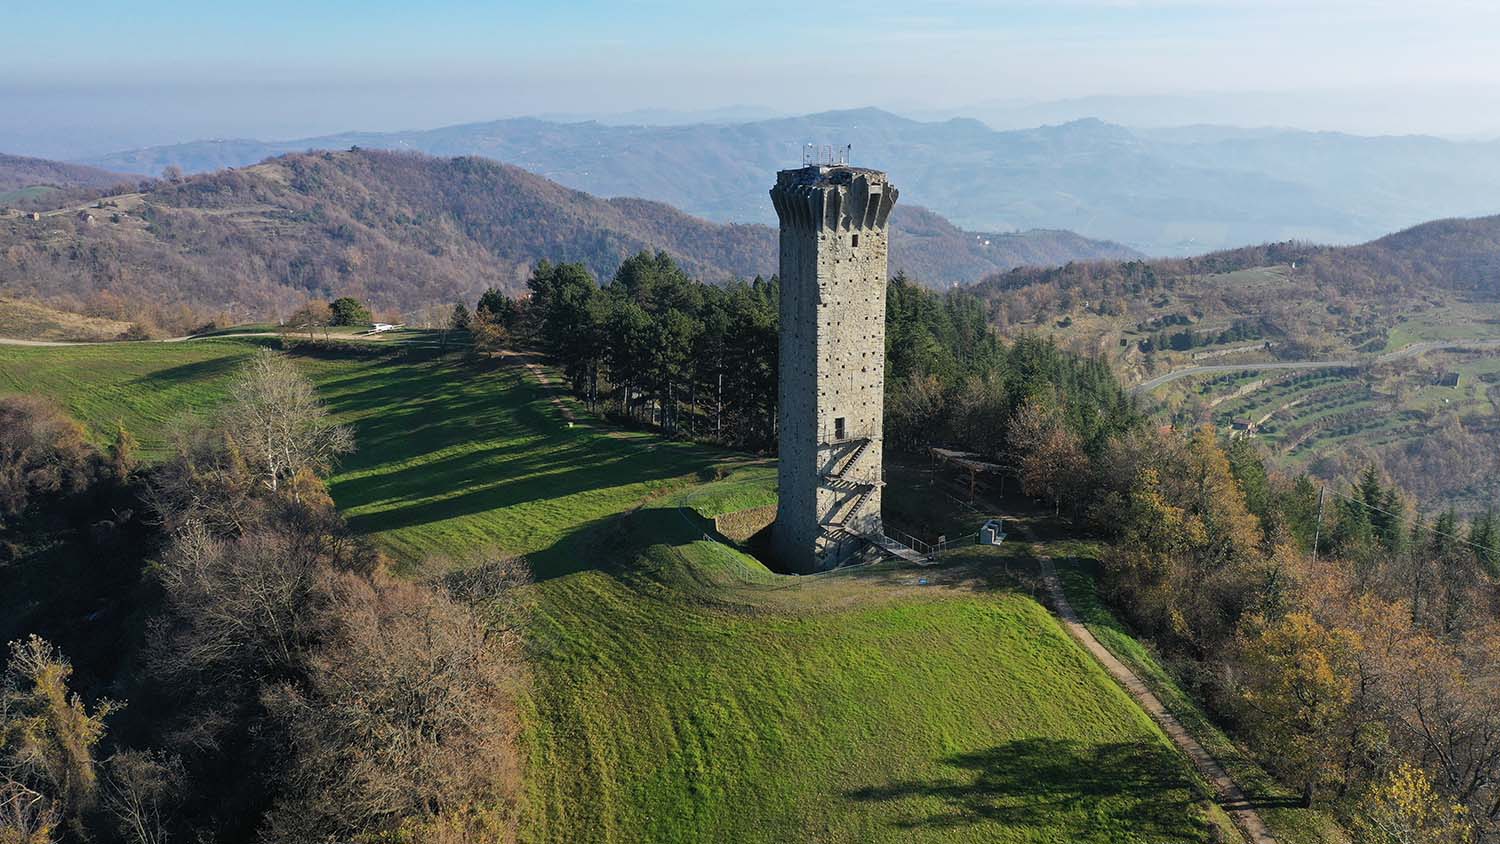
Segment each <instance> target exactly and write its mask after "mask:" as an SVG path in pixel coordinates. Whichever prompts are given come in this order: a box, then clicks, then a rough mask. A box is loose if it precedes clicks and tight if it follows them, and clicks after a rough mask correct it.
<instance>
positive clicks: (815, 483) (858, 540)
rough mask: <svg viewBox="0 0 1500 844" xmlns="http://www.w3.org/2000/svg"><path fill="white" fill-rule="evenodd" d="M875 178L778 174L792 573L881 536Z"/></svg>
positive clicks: (810, 171)
mask: <svg viewBox="0 0 1500 844" xmlns="http://www.w3.org/2000/svg"><path fill="white" fill-rule="evenodd" d="M896 197H897V191H896V188H895V187H894V186H893V185H891V184H890V182H889V181H887V179H886V176H885V174H884V173H882V172H881V171H879V170H871V169H868V168H863V167H852V166H849V165H846V164H811V165H808V166H804V167H799V168H796V169H792V170H782V171H781V172H780V173H778V174H777V177H776V186H775V187H773V188H772V189H771V201H772V203H773V204H774V205H775V206H776V214H777V217H779V218H780V220H781V337H780V347H779V348H780V355H781V358H780V370H779V374H780V382H779V388H778V392H779V395H778V400H779V409H778V425H779V445H780V462H779V467H780V468H779V475H780V489H779V493H778V504H777V510H776V524H775V526H774V527H773V528H772V543H773V546H774V550H775V552H776V554H777V556H778V557H780V558H781V560H782V561H783V562H784V563H785V564H787V565H788V566H790V567H791V568H792V569H794V570H796V571H803V572H810V571H819V570H822V569H827V568H832V567H834V566H836V565H839V564H840V563H842V562H844V561H845V560H847V559H848V558H849V557H850V556H852V555H853V554H855V553H857V552H859V551H862V550H863V549H864V548H865V547H866V546H867V544H868V540H867V539H866V538H867V537H875V536H879V535H880V534H881V531H882V525H881V519H880V498H881V488H882V487H883V486H884V483H885V482H884V480H883V473H882V469H881V462H882V459H883V447H882V440H883V427H882V415H883V413H884V396H885V290H886V281H887V277H888V275H889V273H888V268H887V248H886V239H887V237H886V236H887V228H886V224H887V221H888V220H889V218H890V213H891V208H892V207H893V206H894V205H895V203H896Z"/></svg>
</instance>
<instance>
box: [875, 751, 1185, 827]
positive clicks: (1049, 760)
mask: <svg viewBox="0 0 1500 844" xmlns="http://www.w3.org/2000/svg"><path fill="white" fill-rule="evenodd" d="M943 762H944V764H946V765H948V766H949V767H951V768H952V769H953V773H954V776H952V777H942V778H935V779H932V780H927V781H908V782H898V783H892V784H889V785H883V786H871V787H868V788H862V789H858V790H856V791H852V792H848V793H846V794H845V797H846V798H848V799H849V800H852V801H855V802H860V803H894V802H902V801H911V802H914V803H917V805H923V806H926V805H931V802H932V801H933V800H936V801H937V802H938V803H939V805H940V808H938V809H936V810H934V811H931V812H930V813H927V814H924V815H916V814H914V813H912V812H910V811H903V810H902V809H901V808H900V807H895V811H896V813H897V814H898V815H900V816H901V817H900V819H899V820H897V821H896V822H895V823H896V825H897V826H899V827H901V828H904V829H913V830H915V829H934V828H935V829H949V828H959V827H968V826H980V825H989V824H995V825H1000V826H1006V827H1020V828H1029V829H1060V830H1061V831H1062V832H1064V833H1066V836H1067V837H1066V838H1060V839H1058V840H1067V841H1098V842H1106V841H1108V842H1118V841H1150V842H1160V841H1201V840H1203V835H1204V829H1205V827H1204V824H1203V822H1202V821H1201V820H1200V819H1198V818H1197V817H1196V816H1195V814H1196V813H1195V812H1194V811H1193V809H1194V807H1195V806H1196V805H1198V804H1200V803H1201V801H1202V799H1203V794H1202V793H1201V790H1200V787H1199V786H1198V785H1197V784H1195V783H1194V782H1193V781H1190V780H1189V779H1188V777H1187V775H1186V772H1185V769H1184V767H1183V766H1184V762H1183V760H1182V758H1181V757H1179V756H1178V755H1177V754H1176V753H1175V752H1173V751H1172V749H1171V748H1169V747H1167V746H1165V745H1161V744H1156V743H1145V742H1117V743H1110V744H1100V745H1085V744H1082V743H1080V742H1077V741H1073V740H1069V739H1053V738H1031V739H1019V740H1016V741H1011V742H1007V743H1005V744H1002V745H999V746H997V747H993V748H990V749H988V750H983V751H977V752H972V753H963V754H957V755H954V756H950V757H948V758H946V759H944V760H943Z"/></svg>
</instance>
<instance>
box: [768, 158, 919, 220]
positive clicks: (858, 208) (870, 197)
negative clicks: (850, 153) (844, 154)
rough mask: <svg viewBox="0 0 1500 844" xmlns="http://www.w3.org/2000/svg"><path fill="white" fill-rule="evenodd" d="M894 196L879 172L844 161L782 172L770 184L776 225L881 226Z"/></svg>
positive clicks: (895, 195) (888, 215) (892, 187)
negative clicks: (773, 182)
mask: <svg viewBox="0 0 1500 844" xmlns="http://www.w3.org/2000/svg"><path fill="white" fill-rule="evenodd" d="M896 197H897V191H896V188H895V187H894V186H893V185H891V183H890V182H888V181H886V177H885V174H884V173H882V172H881V171H879V170H871V169H869V168H867V167H852V166H849V165H844V164H841V165H832V166H829V165H816V164H815V165H810V166H807V167H798V168H797V169H795V170H782V171H781V172H779V173H777V174H776V186H775V187H773V188H771V202H772V204H774V205H775V206H776V215H777V217H779V218H780V219H781V225H782V227H783V228H794V229H800V230H805V231H813V230H818V229H832V230H839V231H851V230H853V231H860V230H865V229H884V228H885V225H886V220H887V219H888V218H889V217H890V214H891V208H892V207H894V206H895V204H896Z"/></svg>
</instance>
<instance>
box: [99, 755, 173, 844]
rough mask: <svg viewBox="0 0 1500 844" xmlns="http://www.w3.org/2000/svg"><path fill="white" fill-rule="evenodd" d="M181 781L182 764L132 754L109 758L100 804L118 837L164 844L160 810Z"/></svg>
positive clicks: (139, 842) (150, 843) (163, 821)
mask: <svg viewBox="0 0 1500 844" xmlns="http://www.w3.org/2000/svg"><path fill="white" fill-rule="evenodd" d="M181 778H182V763H181V761H180V760H178V759H176V758H175V757H167V756H163V755H160V754H156V753H147V752H141V751H132V750H125V751H121V752H119V753H116V754H115V755H113V756H111V757H110V758H109V759H108V760H107V761H106V763H105V777H104V779H103V781H102V791H103V793H104V801H103V802H104V808H105V811H107V812H108V813H109V814H110V816H111V817H113V818H114V819H115V826H116V829H117V830H118V831H119V833H120V836H121V837H122V838H124V839H125V840H127V841H131V842H134V844H163V842H165V841H166V840H167V826H166V823H165V819H164V817H163V810H164V808H165V807H166V805H167V802H168V801H169V800H170V799H171V798H172V797H173V795H174V793H175V792H176V789H177V787H178V785H179V784H180V780H181Z"/></svg>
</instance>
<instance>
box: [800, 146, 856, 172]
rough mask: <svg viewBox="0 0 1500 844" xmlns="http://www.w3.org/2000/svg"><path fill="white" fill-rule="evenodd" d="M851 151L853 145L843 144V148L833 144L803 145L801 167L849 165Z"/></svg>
mask: <svg viewBox="0 0 1500 844" xmlns="http://www.w3.org/2000/svg"><path fill="white" fill-rule="evenodd" d="M853 149H854V145H853V144H844V145H843V146H834V145H833V144H803V145H802V166H803V167H842V166H844V165H847V164H848V163H849V153H850V151H851V150H853Z"/></svg>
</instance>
